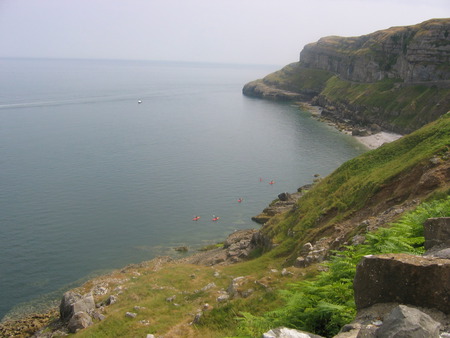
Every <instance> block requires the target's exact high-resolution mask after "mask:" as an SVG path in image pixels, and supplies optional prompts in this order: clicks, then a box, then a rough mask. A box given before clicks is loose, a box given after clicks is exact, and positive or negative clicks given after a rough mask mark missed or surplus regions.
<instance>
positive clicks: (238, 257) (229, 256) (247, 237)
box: [179, 229, 258, 265]
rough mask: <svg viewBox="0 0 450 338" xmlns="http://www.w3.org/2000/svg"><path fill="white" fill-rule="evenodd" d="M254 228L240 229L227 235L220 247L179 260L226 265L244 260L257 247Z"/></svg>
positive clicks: (191, 262) (200, 263) (190, 262)
mask: <svg viewBox="0 0 450 338" xmlns="http://www.w3.org/2000/svg"><path fill="white" fill-rule="evenodd" d="M257 234H258V231H257V230H256V229H249V230H240V231H236V232H234V233H232V234H231V235H229V236H228V237H227V239H226V240H225V242H224V245H223V247H222V248H217V249H213V250H209V251H206V252H201V253H198V254H196V255H193V256H190V257H186V258H182V259H180V260H179V261H180V262H183V263H189V264H199V265H228V264H233V263H237V262H241V261H244V260H246V259H247V258H248V257H249V255H250V253H251V252H252V251H253V250H254V249H256V248H257V247H258V244H257V240H256V239H255V236H257Z"/></svg>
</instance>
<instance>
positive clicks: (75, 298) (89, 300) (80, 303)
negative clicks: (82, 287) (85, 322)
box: [59, 291, 95, 322]
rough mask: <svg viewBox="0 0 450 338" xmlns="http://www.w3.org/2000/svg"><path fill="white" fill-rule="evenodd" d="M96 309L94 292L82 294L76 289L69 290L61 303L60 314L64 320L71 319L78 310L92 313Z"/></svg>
mask: <svg viewBox="0 0 450 338" xmlns="http://www.w3.org/2000/svg"><path fill="white" fill-rule="evenodd" d="M94 309H95V302H94V297H93V296H92V293H88V294H86V295H80V294H79V293H76V292H74V291H67V292H66V293H65V294H64V295H63V297H62V299H61V304H60V305H59V314H60V318H61V320H62V321H64V322H67V321H69V320H70V319H71V318H72V316H73V315H74V314H76V313H77V312H80V311H81V312H85V313H90V312H92V311H93V310H94Z"/></svg>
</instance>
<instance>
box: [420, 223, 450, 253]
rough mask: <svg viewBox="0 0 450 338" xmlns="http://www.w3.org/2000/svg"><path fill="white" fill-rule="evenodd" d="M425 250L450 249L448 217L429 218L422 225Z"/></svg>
mask: <svg viewBox="0 0 450 338" xmlns="http://www.w3.org/2000/svg"><path fill="white" fill-rule="evenodd" d="M423 231H424V236H425V249H427V250H430V249H431V248H433V247H435V246H439V247H447V248H449V247H450V217H440V218H429V219H427V220H426V222H425V223H424V225H423Z"/></svg>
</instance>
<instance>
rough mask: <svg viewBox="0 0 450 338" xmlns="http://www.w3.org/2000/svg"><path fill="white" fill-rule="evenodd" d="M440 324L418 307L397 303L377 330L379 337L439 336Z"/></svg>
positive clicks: (434, 337) (411, 337) (419, 337)
mask: <svg viewBox="0 0 450 338" xmlns="http://www.w3.org/2000/svg"><path fill="white" fill-rule="evenodd" d="M439 327H440V324H439V323H438V322H436V321H435V320H433V319H432V318H431V317H430V316H429V315H427V314H426V313H423V312H422V311H419V310H418V309H415V308H411V307H408V306H406V305H399V306H397V307H396V308H394V309H393V310H392V311H391V313H389V315H388V316H387V317H386V318H385V320H384V322H383V325H381V327H380V328H379V329H378V330H377V332H376V336H377V337H379V338H394V337H405V338H406V337H408V338H425V337H426V338H439Z"/></svg>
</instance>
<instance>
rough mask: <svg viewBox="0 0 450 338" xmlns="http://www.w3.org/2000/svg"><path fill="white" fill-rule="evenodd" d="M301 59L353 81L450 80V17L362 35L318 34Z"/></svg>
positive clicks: (412, 81) (304, 64)
mask: <svg viewBox="0 0 450 338" xmlns="http://www.w3.org/2000/svg"><path fill="white" fill-rule="evenodd" d="M300 64H301V65H303V66H304V67H306V68H316V69H323V70H327V71H330V72H332V73H335V74H338V75H339V76H340V77H341V78H342V79H345V80H349V81H356V82H375V81H379V80H382V79H385V78H390V79H400V80H402V81H403V82H406V83H417V82H424V81H433V82H440V81H443V80H450V19H433V20H429V21H426V22H423V23H421V24H418V25H415V26H407V27H392V28H389V29H386V30H381V31H377V32H375V33H372V34H368V35H363V36H360V37H338V36H329V37H325V38H321V39H320V40H319V41H317V42H314V43H310V44H308V45H306V46H305V47H304V48H303V50H302V51H301V53H300Z"/></svg>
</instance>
